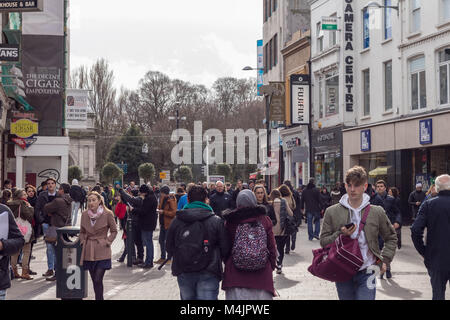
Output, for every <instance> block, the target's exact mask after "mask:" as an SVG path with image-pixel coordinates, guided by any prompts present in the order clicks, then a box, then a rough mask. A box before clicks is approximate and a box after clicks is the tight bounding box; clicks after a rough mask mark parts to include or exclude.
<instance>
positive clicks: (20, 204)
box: [19, 203, 22, 219]
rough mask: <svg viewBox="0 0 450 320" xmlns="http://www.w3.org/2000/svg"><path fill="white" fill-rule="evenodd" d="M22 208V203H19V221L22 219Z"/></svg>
mask: <svg viewBox="0 0 450 320" xmlns="http://www.w3.org/2000/svg"><path fill="white" fill-rule="evenodd" d="M21 207H22V203H19V219H22V218H21V216H20V208H21Z"/></svg>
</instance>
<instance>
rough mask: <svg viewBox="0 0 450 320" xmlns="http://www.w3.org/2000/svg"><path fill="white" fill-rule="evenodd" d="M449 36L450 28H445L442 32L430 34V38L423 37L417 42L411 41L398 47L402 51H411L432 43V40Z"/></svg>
mask: <svg viewBox="0 0 450 320" xmlns="http://www.w3.org/2000/svg"><path fill="white" fill-rule="evenodd" d="M447 34H450V27H448V28H445V29H443V30H441V31H438V32H435V33H432V34H430V35H428V36H423V37H421V38H418V39H416V40H412V41H409V42H407V43H404V44H401V45H399V46H398V48H399V49H400V50H403V49H409V48H411V47H414V46H418V45H422V44H425V43H427V42H430V41H432V40H435V39H438V38H440V37H443V36H445V35H447Z"/></svg>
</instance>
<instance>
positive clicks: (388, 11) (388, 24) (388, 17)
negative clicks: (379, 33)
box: [384, 0, 392, 40]
mask: <svg viewBox="0 0 450 320" xmlns="http://www.w3.org/2000/svg"><path fill="white" fill-rule="evenodd" d="M389 6H392V0H384V7H385V8H384V40H387V39H391V38H392V8H388V7H389Z"/></svg>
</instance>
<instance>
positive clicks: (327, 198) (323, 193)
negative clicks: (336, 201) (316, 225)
mask: <svg viewBox="0 0 450 320" xmlns="http://www.w3.org/2000/svg"><path fill="white" fill-rule="evenodd" d="M320 200H321V201H320V202H321V203H322V211H321V212H322V217H323V215H324V213H325V210H327V208H328V207H329V206H331V195H330V193H329V192H328V190H327V187H325V186H323V187H322V189H321V190H320Z"/></svg>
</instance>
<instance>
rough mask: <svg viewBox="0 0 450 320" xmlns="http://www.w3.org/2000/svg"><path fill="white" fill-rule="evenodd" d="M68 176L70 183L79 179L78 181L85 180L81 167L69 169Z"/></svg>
mask: <svg viewBox="0 0 450 320" xmlns="http://www.w3.org/2000/svg"><path fill="white" fill-rule="evenodd" d="M68 176H69V182H72V180H73V179H77V180H78V181H80V180H81V179H83V174H82V172H81V169H80V167H78V166H71V167H69V174H68Z"/></svg>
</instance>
